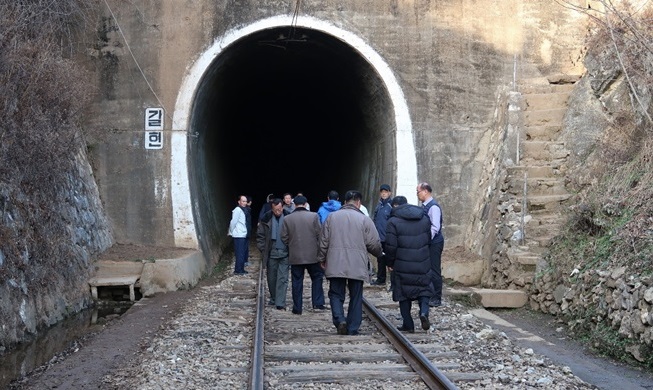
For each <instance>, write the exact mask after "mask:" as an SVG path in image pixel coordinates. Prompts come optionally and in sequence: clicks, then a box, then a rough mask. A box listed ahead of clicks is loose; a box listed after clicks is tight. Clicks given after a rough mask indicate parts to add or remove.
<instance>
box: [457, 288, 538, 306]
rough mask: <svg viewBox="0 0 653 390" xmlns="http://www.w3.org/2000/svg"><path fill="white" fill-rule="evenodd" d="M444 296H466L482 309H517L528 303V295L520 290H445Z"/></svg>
mask: <svg viewBox="0 0 653 390" xmlns="http://www.w3.org/2000/svg"><path fill="white" fill-rule="evenodd" d="M445 295H448V296H456V295H458V296H468V297H471V298H472V299H473V300H474V301H476V302H478V303H479V304H481V305H482V306H483V307H486V308H489V307H493V308H515V309H516V308H519V307H523V306H524V305H525V304H526V303H527V302H528V295H527V294H526V293H525V292H524V291H521V290H495V289H487V288H476V287H468V288H446V290H445Z"/></svg>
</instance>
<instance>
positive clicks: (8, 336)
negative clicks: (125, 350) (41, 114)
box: [0, 153, 113, 352]
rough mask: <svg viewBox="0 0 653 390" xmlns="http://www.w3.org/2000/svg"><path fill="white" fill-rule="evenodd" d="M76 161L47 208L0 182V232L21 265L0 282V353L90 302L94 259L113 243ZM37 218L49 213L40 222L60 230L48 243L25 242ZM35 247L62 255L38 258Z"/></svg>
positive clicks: (86, 173) (84, 169)
mask: <svg viewBox="0 0 653 390" xmlns="http://www.w3.org/2000/svg"><path fill="white" fill-rule="evenodd" d="M77 160H78V166H77V168H78V169H77V170H76V171H73V172H69V173H68V175H67V180H66V181H65V182H64V183H60V184H61V185H60V186H59V188H58V189H57V196H56V198H54V199H50V201H49V202H48V203H46V204H37V203H36V202H34V199H31V198H30V197H28V196H26V195H25V194H23V193H21V192H19V191H18V190H17V189H16V188H13V187H9V186H8V185H2V184H0V210H2V214H1V217H2V220H1V221H0V223H1V225H2V226H0V228H1V229H2V233H3V237H4V238H5V239H7V238H8V237H9V236H13V237H14V239H15V240H16V242H18V243H19V246H20V248H21V249H22V260H21V261H22V263H23V266H22V267H15V268H14V267H9V268H8V272H9V273H8V274H6V275H3V277H6V283H2V284H0V289H1V291H0V318H2V322H1V323H2V326H1V327H0V352H2V351H3V350H5V349H6V348H9V347H11V346H13V345H14V344H16V343H19V342H21V341H24V340H27V339H29V338H30V337H33V336H34V335H35V334H36V333H38V331H39V330H40V329H42V328H43V327H47V326H50V325H53V324H55V323H57V322H59V321H61V320H62V319H64V318H66V317H67V316H69V315H71V314H74V313H77V312H79V311H80V310H82V309H84V308H86V307H88V306H89V305H90V304H91V303H92V300H91V291H90V288H89V285H88V280H89V278H90V276H91V275H92V274H93V273H94V271H95V267H94V264H93V260H94V256H95V255H97V254H98V253H100V252H102V251H104V250H105V249H107V248H108V247H109V246H110V245H111V244H112V240H113V239H112V235H111V230H110V228H109V224H108V222H107V219H106V216H105V215H104V212H103V208H102V205H101V203H100V199H99V196H98V191H97V186H96V184H95V181H94V178H93V175H92V172H91V167H90V165H89V164H88V162H87V161H86V155H85V153H80V154H78V156H77ZM39 215H49V216H50V217H49V218H48V220H47V221H45V220H43V221H42V222H43V223H44V224H46V223H48V224H49V223H52V224H53V226H56V227H57V228H58V231H59V232H60V233H58V234H55V235H52V236H51V237H50V241H48V242H38V241H37V242H34V241H30V240H27V239H26V238H25V237H28V236H29V234H28V233H29V232H30V231H31V230H32V228H31V227H30V226H29V222H28V221H33V220H38V219H39ZM59 228H60V229H59ZM42 238H43V237H42ZM5 244H7V243H5ZM39 246H46V247H47V246H49V247H55V248H60V249H61V251H60V252H59V253H62V254H65V255H66V256H65V257H63V256H62V257H56V258H45V259H44V258H38V257H36V256H35V253H43V251H40V250H39V248H37V247H39ZM2 248H5V249H6V248H8V245H3V246H2ZM46 251H47V249H46ZM7 261H8V254H7V253H3V251H2V250H1V249H0V266H1V265H3V263H4V262H7ZM6 269H7V268H6Z"/></svg>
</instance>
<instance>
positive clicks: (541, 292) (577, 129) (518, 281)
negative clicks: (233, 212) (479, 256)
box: [487, 2, 653, 367]
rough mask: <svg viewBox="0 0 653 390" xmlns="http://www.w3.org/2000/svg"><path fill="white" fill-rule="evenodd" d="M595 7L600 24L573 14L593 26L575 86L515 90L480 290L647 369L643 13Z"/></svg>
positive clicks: (652, 276) (648, 183)
mask: <svg viewBox="0 0 653 390" xmlns="http://www.w3.org/2000/svg"><path fill="white" fill-rule="evenodd" d="M596 3H604V4H601V5H602V6H605V7H606V10H607V15H609V17H607V18H606V17H604V16H603V14H599V13H594V12H595V11H593V10H592V9H579V12H584V13H587V14H588V15H589V16H590V17H591V18H593V21H594V26H595V28H594V30H593V31H591V33H590V36H589V38H588V43H587V52H586V55H585V58H584V65H585V67H586V69H587V71H586V73H585V74H584V75H583V76H582V78H581V79H580V80H578V81H576V82H575V83H574V85H573V88H565V89H564V95H561V93H563V92H562V91H563V90H561V89H560V84H561V82H560V80H561V79H559V78H551V77H549V79H548V81H549V84H550V85H549V86H548V87H546V88H545V87H544V86H540V87H539V89H537V90H536V91H535V92H536V94H537V95H542V96H533V88H530V87H529V88H524V90H523V96H522V98H523V101H524V104H522V106H521V109H522V110H523V114H522V115H523V116H524V118H523V121H522V123H523V128H522V137H523V145H522V153H523V156H522V157H523V161H520V163H519V164H517V165H516V166H515V164H514V163H513V162H512V161H510V162H508V164H506V171H505V175H504V176H503V179H504V181H503V186H502V191H501V195H500V202H499V206H498V208H499V209H500V215H501V221H500V222H499V226H500V227H499V228H498V232H497V240H498V242H499V251H498V255H495V261H494V262H493V263H492V272H491V275H490V277H489V278H488V280H487V283H488V284H489V285H491V286H493V287H499V288H506V287H511V288H520V289H524V290H526V291H528V292H529V293H530V306H531V307H532V308H533V309H534V310H540V311H543V312H545V313H550V314H553V315H556V316H559V317H560V318H561V319H563V320H564V321H565V322H566V323H567V325H568V327H569V330H570V333H571V334H574V335H576V336H577V337H578V338H579V339H584V340H588V341H589V342H590V345H591V346H592V347H594V348H596V349H597V350H599V351H600V352H602V353H605V354H608V355H612V356H613V357H616V358H621V359H624V360H627V361H630V362H634V363H636V364H642V365H645V366H648V367H653V204H652V203H651V199H653V161H652V160H653V159H652V158H651V156H653V120H652V116H653V93H652V92H653V91H652V90H651V88H652V87H651V86H653V48H652V47H651V45H650V43H651V42H653V24H652V23H651V22H650V21H651V19H652V18H653V7H651V6H649V7H648V8H643V9H642V8H632V9H614V8H611V5H610V3H607V2H596ZM547 88H548V89H547ZM535 97H536V99H534V98H535ZM562 101H564V105H565V106H566V108H565V109H564V111H563V115H559V116H558V115H557V114H558V113H560V110H559V106H560V104H558V105H556V102H558V103H560V102H562ZM549 106H550V107H549ZM534 108H536V113H533V109H534ZM529 110H530V111H531V113H530V114H529ZM533 118H536V119H537V120H538V121H539V125H537V126H533ZM533 141H536V142H533ZM527 144H530V145H527ZM529 174H530V175H529ZM551 221H554V222H555V223H550V222H551Z"/></svg>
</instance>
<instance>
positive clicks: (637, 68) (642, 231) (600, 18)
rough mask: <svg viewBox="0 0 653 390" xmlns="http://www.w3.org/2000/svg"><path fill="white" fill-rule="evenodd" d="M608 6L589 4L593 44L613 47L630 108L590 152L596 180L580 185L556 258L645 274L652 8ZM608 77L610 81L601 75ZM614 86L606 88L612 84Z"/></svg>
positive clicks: (649, 236)
mask: <svg viewBox="0 0 653 390" xmlns="http://www.w3.org/2000/svg"><path fill="white" fill-rule="evenodd" d="M601 3H604V5H605V7H606V11H605V12H599V11H597V10H595V9H591V10H583V11H584V12H586V13H588V14H589V15H590V16H591V17H592V18H593V20H594V21H595V25H596V30H595V31H594V32H593V34H592V35H591V37H590V39H589V42H588V45H587V46H588V48H589V49H588V50H590V51H594V52H608V53H610V54H609V56H608V57H607V59H608V61H612V62H613V63H617V64H619V66H618V68H619V69H620V72H621V73H620V74H618V75H615V77H614V79H613V80H609V81H608V83H616V82H617V81H619V80H620V79H621V80H625V83H626V85H627V86H628V93H629V97H630V103H631V104H630V110H621V111H619V112H607V115H608V116H609V117H611V118H612V122H611V127H610V128H608V129H607V130H606V131H605V132H604V134H603V136H602V138H601V139H600V140H599V142H598V143H597V145H596V149H595V151H594V152H593V153H592V154H591V155H590V157H589V159H588V160H593V161H591V162H590V161H588V165H589V166H592V167H596V168H594V172H593V176H594V177H595V178H596V180H595V184H593V185H591V186H586V187H584V188H578V191H579V198H578V205H577V206H575V207H574V208H573V211H574V213H573V217H572V218H571V219H570V223H569V225H568V226H567V231H566V232H565V233H564V234H562V235H561V236H560V239H559V241H558V242H557V244H556V246H555V247H554V248H553V250H552V251H551V252H553V253H559V255H558V254H556V255H555V256H553V258H552V259H551V260H552V261H553V262H554V263H559V264H561V265H563V267H564V268H565V269H568V268H570V267H572V266H573V267H579V266H580V267H581V268H590V267H591V268H607V267H614V266H616V265H620V266H625V267H627V268H628V270H629V271H631V272H633V273H637V274H641V275H651V273H652V272H653V263H652V260H651V258H652V257H653V204H652V203H651V199H652V198H653V161H652V159H653V121H652V120H651V116H652V113H653V104H652V101H651V100H652V96H653V90H651V88H652V87H653V7H650V6H649V7H648V8H646V9H638V8H635V7H634V6H632V5H630V4H627V3H622V7H620V8H619V9H616V8H614V7H613V5H612V3H611V2H609V1H607V0H606V1H601ZM602 82H606V81H602ZM606 88H607V87H606Z"/></svg>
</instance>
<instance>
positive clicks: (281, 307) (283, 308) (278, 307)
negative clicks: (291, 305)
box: [277, 306, 286, 310]
mask: <svg viewBox="0 0 653 390" xmlns="http://www.w3.org/2000/svg"><path fill="white" fill-rule="evenodd" d="M277 310H286V308H285V307H284V306H277Z"/></svg>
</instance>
